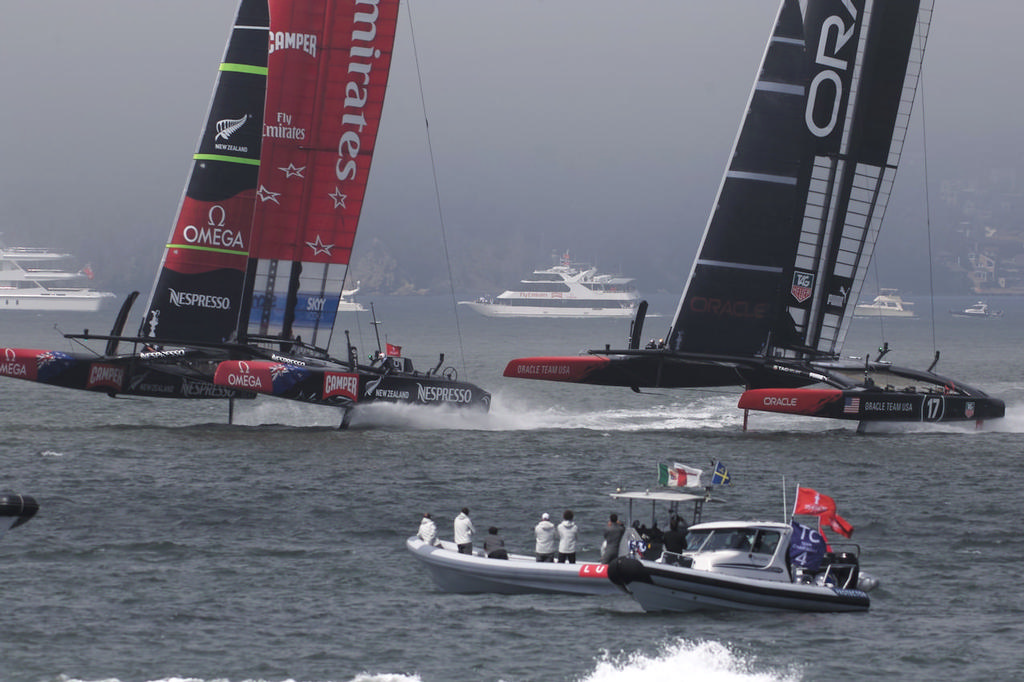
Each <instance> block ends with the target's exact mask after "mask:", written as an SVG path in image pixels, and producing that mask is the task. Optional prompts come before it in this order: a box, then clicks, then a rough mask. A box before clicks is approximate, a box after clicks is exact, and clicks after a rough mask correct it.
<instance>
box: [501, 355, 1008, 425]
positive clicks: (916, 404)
mask: <svg viewBox="0 0 1024 682" xmlns="http://www.w3.org/2000/svg"><path fill="white" fill-rule="evenodd" d="M504 374H505V376H506V377H513V378H520V379H544V380H547V381H566V382H572V383H581V384H593V385H601V386H627V387H629V388H632V389H633V390H634V391H639V390H640V389H641V388H698V387H709V386H741V387H744V388H747V389H748V390H747V391H745V392H744V393H743V395H742V396H741V398H740V401H739V407H740V409H746V410H760V411H766V412H781V413H786V414H799V415H805V416H811V417H826V418H831V419H847V420H854V421H910V422H922V421H923V422H948V421H976V422H980V421H984V420H987V419H999V418H1001V417H1003V416H1004V414H1005V410H1006V406H1005V404H1004V402H1003V401H1002V400H1000V399H998V398H993V397H991V396H989V395H988V394H986V393H985V392H984V391H981V390H979V389H977V388H974V387H973V386H968V385H966V384H964V383H962V382H958V381H954V380H953V379H950V378H948V377H944V376H941V375H938V374H934V373H932V372H924V371H920V370H914V369H910V368H905V367H895V366H893V365H890V364H888V363H883V362H877V361H876V362H867V363H859V364H849V363H847V364H841V363H825V362H823V363H817V364H816V363H810V362H793V361H790V362H781V361H778V360H774V361H766V360H764V359H763V358H762V359H757V358H753V359H752V358H744V357H732V356H717V357H716V356H710V355H705V356H695V355H693V354H685V353H675V352H671V351H667V350H643V351H641V350H620V351H612V350H607V351H591V355H581V356H572V357H546V358H540V357H538V358H521V359H518V360H512V361H511V362H509V363H508V365H507V366H506V368H505V373H504ZM852 377H857V378H856V379H854V378H852ZM865 378H866V379H867V380H868V381H864V379H865ZM890 382H891V383H890ZM814 384H821V385H824V386H826V387H825V388H805V387H808V386H812V385H814Z"/></svg>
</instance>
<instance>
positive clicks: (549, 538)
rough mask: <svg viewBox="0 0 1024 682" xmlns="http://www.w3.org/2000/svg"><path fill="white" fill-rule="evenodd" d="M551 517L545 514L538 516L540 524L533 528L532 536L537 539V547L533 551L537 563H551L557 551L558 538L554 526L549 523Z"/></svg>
mask: <svg viewBox="0 0 1024 682" xmlns="http://www.w3.org/2000/svg"><path fill="white" fill-rule="evenodd" d="M550 519H551V517H550V516H548V513H547V512H544V513H543V514H541V515H540V522H539V523H538V524H537V525H536V526H534V527H533V534H534V536H536V538H537V545H536V547H535V548H534V551H535V552H536V553H537V561H539V562H549V563H553V562H554V561H555V552H556V551H557V550H558V537H557V535H556V533H555V524H553V523H551V521H550Z"/></svg>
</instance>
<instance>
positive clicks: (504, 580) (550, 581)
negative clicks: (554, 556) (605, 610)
mask: <svg viewBox="0 0 1024 682" xmlns="http://www.w3.org/2000/svg"><path fill="white" fill-rule="evenodd" d="M405 547H406V549H408V550H409V551H410V552H411V553H412V555H413V556H414V557H416V559H417V560H419V562H420V563H421V564H423V566H424V568H426V569H427V573H428V574H429V575H430V578H431V579H432V580H433V581H434V583H435V584H436V585H437V586H438V587H439V588H441V590H443V591H445V592H457V593H462V594H475V593H487V592H490V593H496V594H579V595H607V594H622V589H621V588H619V587H618V586H616V585H613V584H612V582H611V581H609V580H608V577H607V573H608V567H607V566H605V565H604V564H595V563H589V562H584V563H579V564H556V563H541V562H538V561H537V560H536V559H535V558H534V557H532V556H523V555H517V554H511V555H509V558H508V559H507V560H504V559H488V558H487V557H485V556H483V555H482V553H480V554H459V552H458V551H457V549H456V547H455V545H454V544H453V543H450V542H442V545H441V546H440V547H437V546H430V545H427V544H426V543H424V542H423V541H422V540H420V539H419V538H418V537H411V538H409V539H408V540H406V541H405Z"/></svg>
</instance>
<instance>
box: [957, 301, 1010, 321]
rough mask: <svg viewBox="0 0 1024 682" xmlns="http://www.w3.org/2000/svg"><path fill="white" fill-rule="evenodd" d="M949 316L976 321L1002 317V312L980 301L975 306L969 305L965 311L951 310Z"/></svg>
mask: <svg viewBox="0 0 1024 682" xmlns="http://www.w3.org/2000/svg"><path fill="white" fill-rule="evenodd" d="M949 314H950V315H952V316H953V317H970V318H974V319H988V318H992V317H1002V316H1003V311H1002V310H992V309H991V308H989V307H988V303H985V302H984V301H978V302H977V303H975V304H974V305H969V306H967V307H966V308H964V309H963V310H950V311H949Z"/></svg>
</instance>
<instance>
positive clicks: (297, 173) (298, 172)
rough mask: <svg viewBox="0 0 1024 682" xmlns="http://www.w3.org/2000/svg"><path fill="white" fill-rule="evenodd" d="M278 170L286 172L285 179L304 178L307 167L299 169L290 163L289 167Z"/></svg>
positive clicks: (281, 167)
mask: <svg viewBox="0 0 1024 682" xmlns="http://www.w3.org/2000/svg"><path fill="white" fill-rule="evenodd" d="M277 170H279V171H284V177H285V178H303V177H305V176H304V175H303V173H304V172H306V167H305V166H301V167H297V166H296V165H295V164H294V163H289V164H288V165H287V166H280V167H279V168H278V169H277Z"/></svg>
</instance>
